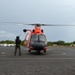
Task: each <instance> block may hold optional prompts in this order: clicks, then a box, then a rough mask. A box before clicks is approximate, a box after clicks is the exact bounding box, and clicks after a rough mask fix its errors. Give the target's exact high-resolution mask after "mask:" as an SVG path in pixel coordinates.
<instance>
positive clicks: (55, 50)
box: [0, 47, 75, 75]
mask: <svg viewBox="0 0 75 75" xmlns="http://www.w3.org/2000/svg"><path fill="white" fill-rule="evenodd" d="M14 49H15V48H14V47H0V75H75V48H70V47H48V49H47V53H44V52H43V51H41V53H40V55H39V54H38V53H37V52H35V51H32V52H31V53H29V52H28V48H25V47H21V52H22V55H21V56H19V54H18V52H17V55H16V56H14Z"/></svg>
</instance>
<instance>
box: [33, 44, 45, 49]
mask: <svg viewBox="0 0 75 75" xmlns="http://www.w3.org/2000/svg"><path fill="white" fill-rule="evenodd" d="M33 48H34V49H35V50H43V49H44V45H43V44H35V45H33Z"/></svg>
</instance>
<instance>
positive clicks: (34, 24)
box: [0, 22, 75, 26]
mask: <svg viewBox="0 0 75 75" xmlns="http://www.w3.org/2000/svg"><path fill="white" fill-rule="evenodd" d="M0 23H2V24H22V25H32V26H36V25H37V26H75V25H69V24H68V25H66V24H41V23H33V24H26V23H23V22H0Z"/></svg>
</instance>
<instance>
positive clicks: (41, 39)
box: [23, 23, 47, 53]
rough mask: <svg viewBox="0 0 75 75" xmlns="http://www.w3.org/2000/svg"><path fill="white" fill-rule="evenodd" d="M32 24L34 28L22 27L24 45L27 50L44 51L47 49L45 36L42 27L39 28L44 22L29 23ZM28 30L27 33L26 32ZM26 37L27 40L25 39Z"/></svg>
mask: <svg viewBox="0 0 75 75" xmlns="http://www.w3.org/2000/svg"><path fill="white" fill-rule="evenodd" d="M30 25H34V29H33V30H30V29H24V30H23V32H25V33H26V36H25V39H24V45H25V46H27V47H28V48H29V52H31V51H32V50H36V51H37V52H38V53H40V51H41V50H43V51H44V53H46V50H47V38H46V35H45V34H44V31H43V29H41V26H43V25H44V24H38V23H37V24H30ZM27 32H29V33H27ZM26 38H28V40H26Z"/></svg>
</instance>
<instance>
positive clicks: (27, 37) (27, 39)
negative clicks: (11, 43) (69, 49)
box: [24, 33, 30, 46]
mask: <svg viewBox="0 0 75 75" xmlns="http://www.w3.org/2000/svg"><path fill="white" fill-rule="evenodd" d="M29 38H30V34H29V33H27V34H26V36H25V39H24V45H25V46H29Z"/></svg>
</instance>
